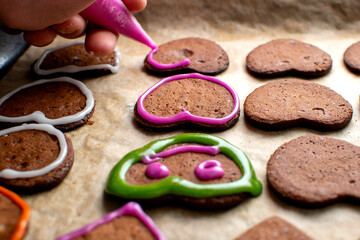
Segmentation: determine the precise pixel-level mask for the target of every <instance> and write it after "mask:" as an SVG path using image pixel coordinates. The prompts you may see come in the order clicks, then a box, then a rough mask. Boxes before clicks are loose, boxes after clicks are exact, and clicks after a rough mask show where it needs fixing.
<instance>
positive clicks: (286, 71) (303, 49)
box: [246, 39, 332, 78]
mask: <svg viewBox="0 0 360 240" xmlns="http://www.w3.org/2000/svg"><path fill="white" fill-rule="evenodd" d="M246 67H247V69H248V71H249V72H250V73H251V74H253V75H255V76H258V77H262V78H270V77H279V76H284V75H295V76H300V77H307V78H311V77H320V76H323V75H325V74H327V73H328V72H329V71H330V70H331V67H332V60H331V57H330V55H329V54H327V53H326V52H324V51H323V50H321V49H320V48H318V47H316V46H314V45H311V44H308V43H304V42H301V41H297V40H294V39H276V40H272V41H270V42H267V43H265V44H262V45H260V46H258V47H256V48H255V49H254V50H252V51H251V52H250V53H249V54H248V55H247V57H246Z"/></svg>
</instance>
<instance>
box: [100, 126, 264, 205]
mask: <svg viewBox="0 0 360 240" xmlns="http://www.w3.org/2000/svg"><path fill="white" fill-rule="evenodd" d="M177 143H199V144H203V145H208V146H218V147H219V149H220V152H221V153H223V154H225V155H226V156H227V157H229V158H230V159H232V160H233V161H234V162H235V164H236V165H237V166H238V167H239V168H240V171H241V173H242V177H241V178H240V179H238V180H236V181H234V182H230V183H218V184H206V185H205V184H196V183H193V182H190V181H188V180H185V179H182V178H180V177H177V176H170V177H166V178H163V179H161V180H159V181H158V182H156V183H153V184H149V185H131V184H128V183H126V172H127V171H128V170H129V168H130V167H131V166H132V165H133V164H135V163H138V162H141V159H142V157H143V156H146V155H152V154H155V153H159V152H161V151H163V150H164V149H165V148H166V147H168V146H170V145H173V144H177ZM105 191H106V192H107V193H110V194H113V195H116V196H118V197H122V198H126V199H149V198H157V197H160V196H163V195H181V196H187V197H193V198H207V197H215V196H223V195H231V194H239V193H244V192H247V193H250V194H251V195H252V196H258V195H260V194H261V192H262V184H261V182H260V181H259V180H258V179H257V178H256V175H255V171H254V169H253V167H252V165H251V163H250V160H249V159H248V157H247V156H246V155H245V153H243V152H242V151H241V150H240V149H238V148H237V147H235V146H234V145H232V144H230V143H229V142H227V141H226V140H224V139H222V138H219V137H215V136H212V135H208V134H202V133H185V134H180V135H177V136H174V137H170V138H166V139H160V140H156V141H153V142H151V143H149V144H147V145H145V146H144V147H142V148H138V149H136V150H134V151H132V152H130V153H128V154H127V155H126V156H125V157H123V158H122V159H121V160H120V161H119V162H118V163H117V164H116V165H115V166H114V168H113V169H112V171H111V172H110V175H109V178H108V180H107V184H106V188H105Z"/></svg>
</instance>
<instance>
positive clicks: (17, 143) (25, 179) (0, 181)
mask: <svg viewBox="0 0 360 240" xmlns="http://www.w3.org/2000/svg"><path fill="white" fill-rule="evenodd" d="M73 161H74V150H73V148H72V144H71V140H70V139H69V138H67V137H66V136H65V135H64V134H63V133H62V132H61V131H59V130H57V129H56V128H54V127H53V126H52V125H49V124H23V125H21V126H17V127H13V128H8V129H5V130H2V131H0V185H3V186H6V187H8V188H11V189H15V190H19V191H24V192H37V191H42V190H47V189H50V188H53V187H55V186H57V185H58V184H60V182H61V181H62V180H63V179H64V178H65V177H66V175H67V174H68V172H69V171H70V169H71V167H72V164H73Z"/></svg>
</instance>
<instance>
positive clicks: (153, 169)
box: [145, 162, 170, 179]
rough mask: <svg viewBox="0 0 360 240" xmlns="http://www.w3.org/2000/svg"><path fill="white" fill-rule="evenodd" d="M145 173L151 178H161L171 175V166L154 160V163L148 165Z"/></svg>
mask: <svg viewBox="0 0 360 240" xmlns="http://www.w3.org/2000/svg"><path fill="white" fill-rule="evenodd" d="M145 174H146V176H148V177H149V178H153V179H161V178H166V177H167V176H169V174H170V171H169V168H168V167H167V166H165V165H164V164H161V163H158V162H154V163H150V164H149V165H148V166H147V168H146V170H145Z"/></svg>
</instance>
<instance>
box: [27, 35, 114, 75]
mask: <svg viewBox="0 0 360 240" xmlns="http://www.w3.org/2000/svg"><path fill="white" fill-rule="evenodd" d="M119 56H120V53H119V51H118V50H114V52H113V53H112V54H110V55H106V56H95V55H93V54H90V53H88V52H87V51H86V50H85V46H84V43H83V42H70V43H68V44H65V45H62V46H58V47H55V48H50V49H48V50H46V51H44V53H43V54H42V55H41V56H40V58H39V59H37V60H36V61H35V63H34V64H33V66H32V70H33V72H34V73H35V74H37V75H39V76H42V77H52V78H53V77H59V76H71V77H97V76H100V75H104V74H108V73H117V72H118V71H119V66H120V60H119Z"/></svg>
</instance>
